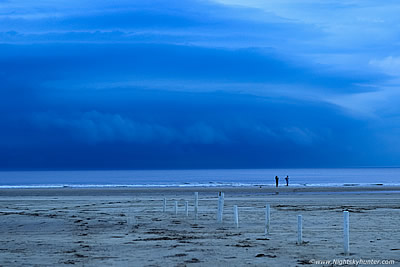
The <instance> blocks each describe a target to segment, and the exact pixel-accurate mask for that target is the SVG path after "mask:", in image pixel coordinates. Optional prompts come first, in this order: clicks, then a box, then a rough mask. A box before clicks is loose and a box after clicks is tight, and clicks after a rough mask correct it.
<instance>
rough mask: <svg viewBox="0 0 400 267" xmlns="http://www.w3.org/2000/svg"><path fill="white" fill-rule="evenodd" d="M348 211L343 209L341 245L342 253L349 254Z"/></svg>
mask: <svg viewBox="0 0 400 267" xmlns="http://www.w3.org/2000/svg"><path fill="white" fill-rule="evenodd" d="M349 228H350V227H349V212H348V211H343V247H344V254H345V255H349V254H350V245H349V240H350V238H349Z"/></svg>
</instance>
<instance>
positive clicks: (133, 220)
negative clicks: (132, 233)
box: [126, 208, 136, 228]
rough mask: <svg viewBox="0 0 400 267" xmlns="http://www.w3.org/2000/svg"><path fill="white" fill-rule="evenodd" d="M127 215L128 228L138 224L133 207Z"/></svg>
mask: <svg viewBox="0 0 400 267" xmlns="http://www.w3.org/2000/svg"><path fill="white" fill-rule="evenodd" d="M126 216H127V217H126V224H127V226H128V228H132V227H133V225H135V224H136V218H135V214H134V212H133V209H132V208H130V209H129V210H128V214H127V215H126Z"/></svg>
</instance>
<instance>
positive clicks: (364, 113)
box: [0, 0, 400, 168]
mask: <svg viewBox="0 0 400 267" xmlns="http://www.w3.org/2000/svg"><path fill="white" fill-rule="evenodd" d="M222 2H223V4H221V3H217V2H211V1H186V2H182V1H161V0H160V1H157V2H154V1H152V2H151V3H150V2H147V1H136V2H135V3H132V2H131V1H118V2H117V3H113V4H110V3H109V2H108V1H98V2H96V3H93V2H85V1H83V2H82V1H70V2H69V4H68V7H66V6H65V3H63V2H48V1H39V2H35V3H34V4H29V3H23V2H21V1H2V2H1V3H2V5H1V7H0V82H1V87H0V111H1V115H0V127H1V131H0V168H210V167H213V168H218V167H219V168H242V167H312V166H314V167H318V166H330V167H332V166H365V165H396V164H399V162H398V160H397V159H398V158H399V157H398V156H399V155H400V151H397V150H396V149H393V147H394V146H396V144H397V143H398V141H397V139H396V136H397V134H398V133H399V131H398V129H399V127H398V120H396V119H394V118H397V117H398V114H399V112H400V110H398V108H396V105H395V103H396V100H397V99H398V97H399V95H398V94H396V89H397V88H398V87H397V85H398V77H397V69H398V64H397V62H398V61H397V60H398V56H399V55H397V54H396V50H395V49H394V46H393V44H388V45H386V44H383V43H382V44H379V45H378V44H377V42H371V41H370V40H365V43H364V44H362V45H361V43H362V41H363V38H365V37H362V35H357V34H354V37H352V36H351V34H350V33H351V32H352V31H353V30H354V29H353V28H352V27H351V25H350V24H349V22H348V21H347V20H346V19H344V18H342V17H340V16H338V19H337V24H335V21H333V20H327V19H326V18H324V17H323V16H319V15H317V13H316V15H315V16H314V17H311V18H309V19H308V18H307V16H305V14H309V12H310V10H313V11H315V12H318V11H321V12H322V13H323V12H326V10H327V6H326V4H323V3H321V2H318V1H316V2H318V3H320V5H313V6H309V5H303V4H304V3H302V4H301V5H299V6H298V9H299V10H297V11H296V10H293V6H292V4H290V5H287V4H286V2H285V3H282V4H281V5H280V4H279V5H278V4H276V3H275V2H271V6H269V7H265V6H263V5H261V6H258V5H257V2H252V1H249V2H246V3H244V2H240V1H222ZM300 2H301V1H300ZM300 2H299V3H300ZM296 3H297V2H296ZM232 4H239V5H232ZM390 4H391V6H390V7H393V5H394V6H395V5H396V3H392V2H391V3H390ZM240 5H242V6H240ZM293 5H297V4H295V3H293ZM362 7H363V4H360V3H353V5H349V6H348V5H344V6H343V5H341V4H336V3H332V2H330V4H329V9H331V10H332V11H333V12H334V13H335V12H338V10H345V11H347V12H349V13H351V12H353V13H354V14H358V15H359V16H360V18H363V16H361V15H362V14H361V13H360V12H361V11H360V10H361V8H362ZM387 8H388V9H389V6H388V7H387ZM388 12H389V11H388ZM384 13H385V12H383V11H382V10H380V14H384ZM389 13H390V12H389ZM366 14H369V13H368V12H367V13H366ZM364 15H365V14H364ZM370 19H373V18H370ZM370 19H368V20H365V17H364V20H365V21H364V22H363V20H362V19H359V20H357V24H355V26H354V27H356V28H357V27H361V26H362V25H366V26H368V27H371V29H372V28H373V29H374V30H375V31H378V32H379V33H381V34H382V35H385V34H386V36H388V32H387V31H386V30H382V31H379V29H380V28H379V27H375V26H374V27H372V26H371V23H372V24H375V22H374V23H373V22H371V20H370ZM374 19H376V18H374ZM390 21H391V22H386V23H389V24H390V23H392V24H393V25H395V24H396V23H397V22H396V21H397V20H395V19H392V20H390ZM340 27H342V28H343V29H344V31H343V33H338V31H337V29H338V28H340ZM391 38H392V37H391ZM393 38H394V37H393ZM391 40H394V39H391ZM344 44H346V45H344ZM379 47H385V48H386V49H387V51H389V52H388V53H389V54H390V55H384V54H382V51H381V50H380V49H378V48H379ZM374 51H376V52H374ZM383 131H384V134H383Z"/></svg>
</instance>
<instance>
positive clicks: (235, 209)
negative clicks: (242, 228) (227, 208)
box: [233, 205, 239, 228]
mask: <svg viewBox="0 0 400 267" xmlns="http://www.w3.org/2000/svg"><path fill="white" fill-rule="evenodd" d="M233 219H234V222H235V226H236V228H239V211H238V206H237V205H234V206H233Z"/></svg>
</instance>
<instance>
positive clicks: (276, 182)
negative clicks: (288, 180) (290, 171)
mask: <svg viewBox="0 0 400 267" xmlns="http://www.w3.org/2000/svg"><path fill="white" fill-rule="evenodd" d="M275 184H276V187H278V185H279V177H278V176H275Z"/></svg>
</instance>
